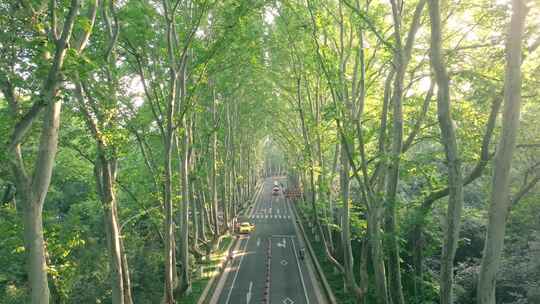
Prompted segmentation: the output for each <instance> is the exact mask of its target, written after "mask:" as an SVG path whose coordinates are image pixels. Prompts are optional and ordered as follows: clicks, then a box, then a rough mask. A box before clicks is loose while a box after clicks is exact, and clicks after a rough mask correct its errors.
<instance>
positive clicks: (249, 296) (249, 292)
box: [246, 281, 253, 304]
mask: <svg viewBox="0 0 540 304" xmlns="http://www.w3.org/2000/svg"><path fill="white" fill-rule="evenodd" d="M252 288H253V281H250V282H249V290H248V292H247V293H246V303H247V304H249V302H250V301H251V289H252Z"/></svg>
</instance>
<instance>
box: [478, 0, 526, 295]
mask: <svg viewBox="0 0 540 304" xmlns="http://www.w3.org/2000/svg"><path fill="white" fill-rule="evenodd" d="M526 16H527V6H526V3H525V1H522V0H514V1H512V18H511V20H510V24H509V27H508V41H507V44H506V68H505V76H504V110H503V118H502V124H503V125H502V134H501V139H500V141H499V145H498V149H497V155H496V156H495V161H494V171H493V181H492V185H491V194H490V207H489V221H488V228H487V233H486V241H485V245H484V252H483V256H482V264H481V268H480V275H479V277H478V287H477V290H478V291H477V301H478V303H479V304H495V285H496V282H497V271H498V270H499V264H500V258H501V253H502V249H503V246H504V235H505V228H506V218H507V216H508V211H509V208H510V203H511V200H510V194H509V193H510V189H509V184H510V170H511V168H512V157H513V155H514V148H515V146H516V138H517V132H518V129H519V117H520V106H521V62H522V55H521V52H522V51H521V47H522V41H523V32H524V27H525V18H526Z"/></svg>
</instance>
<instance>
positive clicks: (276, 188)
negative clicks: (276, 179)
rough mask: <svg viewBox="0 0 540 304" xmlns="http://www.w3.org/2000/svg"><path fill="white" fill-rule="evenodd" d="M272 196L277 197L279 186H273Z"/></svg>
mask: <svg viewBox="0 0 540 304" xmlns="http://www.w3.org/2000/svg"><path fill="white" fill-rule="evenodd" d="M272 195H279V186H277V185H276V186H274V187H273V188H272Z"/></svg>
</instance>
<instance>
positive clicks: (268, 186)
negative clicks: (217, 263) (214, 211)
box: [210, 178, 325, 304]
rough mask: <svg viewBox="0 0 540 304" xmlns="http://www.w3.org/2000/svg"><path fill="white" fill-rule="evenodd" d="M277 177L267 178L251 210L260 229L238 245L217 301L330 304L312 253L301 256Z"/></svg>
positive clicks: (219, 303)
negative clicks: (275, 187) (274, 189)
mask: <svg viewBox="0 0 540 304" xmlns="http://www.w3.org/2000/svg"><path fill="white" fill-rule="evenodd" d="M274 180H275V179H273V178H268V179H266V180H265V181H264V184H263V190H262V193H261V195H260V196H259V199H258V200H257V202H256V203H255V205H254V207H253V208H252V210H251V212H250V213H249V217H250V221H251V223H253V224H255V225H256V229H255V231H254V232H253V233H251V234H250V235H242V236H240V238H239V239H238V241H237V242H236V244H235V245H234V247H233V260H232V261H230V262H229V263H228V266H227V267H226V268H225V270H224V273H223V275H222V276H221V277H220V279H219V281H218V283H217V286H216V289H215V291H214V294H213V296H212V298H211V300H210V303H211V304H229V303H230V304H240V303H273V304H278V303H279V304H308V303H309V304H312V303H325V301H324V300H323V298H322V296H321V293H320V290H321V288H320V286H319V283H318V282H317V280H316V279H314V278H315V276H314V274H313V273H314V272H313V266H312V264H311V261H310V260H309V257H308V256H307V254H306V258H305V260H301V259H300V258H299V256H298V251H299V248H301V247H304V245H303V241H302V240H301V237H300V235H298V229H297V227H296V224H295V218H294V214H293V212H292V210H291V206H289V203H287V202H286V200H285V199H284V197H283V195H282V193H280V195H279V196H273V195H272V193H271V192H272V186H273V182H274ZM278 182H279V180H278ZM268 301H269V302H268Z"/></svg>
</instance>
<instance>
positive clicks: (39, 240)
mask: <svg viewBox="0 0 540 304" xmlns="http://www.w3.org/2000/svg"><path fill="white" fill-rule="evenodd" d="M17 189H21V188H18V187H17ZM21 202H22V203H23V205H24V207H23V220H24V239H25V250H26V251H27V265H28V275H29V279H30V282H29V283H30V290H31V291H30V292H31V296H32V303H33V304H48V303H49V296H50V293H49V285H48V281H47V263H46V261H45V242H44V239H43V220H42V209H43V207H42V206H40V205H39V204H37V203H36V202H35V201H34V200H29V201H26V199H25V198H23V197H21Z"/></svg>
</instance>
